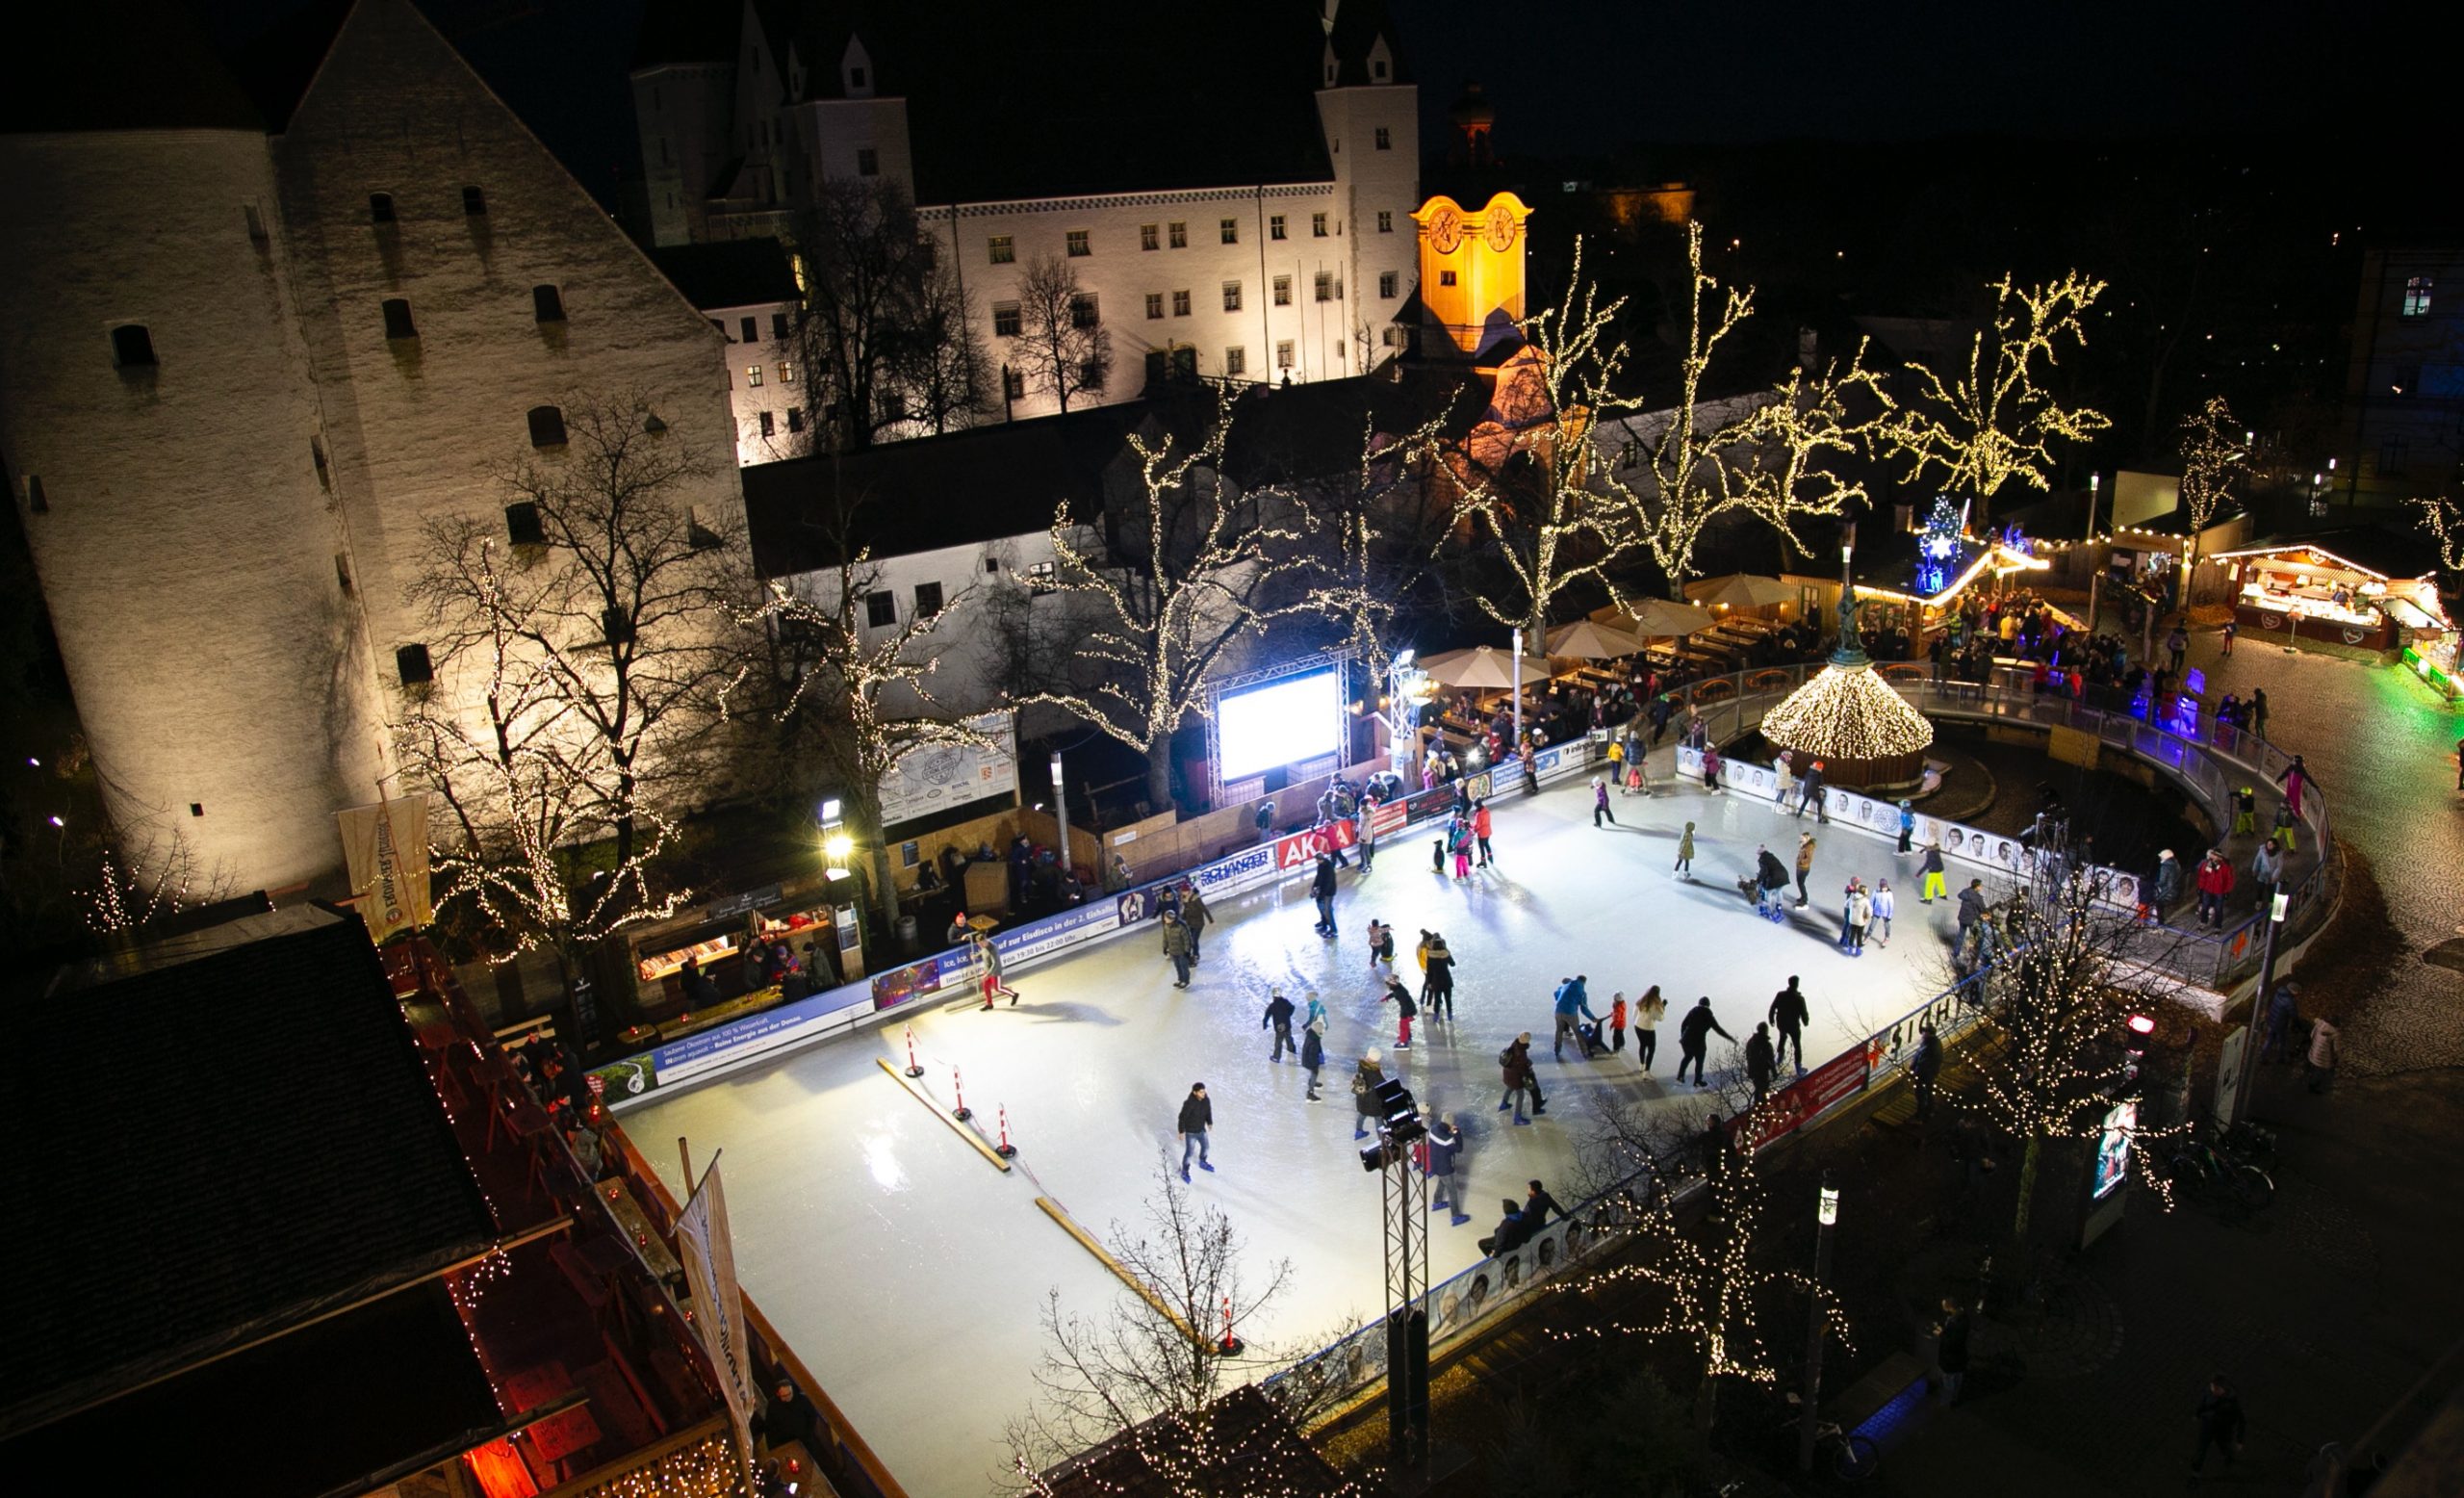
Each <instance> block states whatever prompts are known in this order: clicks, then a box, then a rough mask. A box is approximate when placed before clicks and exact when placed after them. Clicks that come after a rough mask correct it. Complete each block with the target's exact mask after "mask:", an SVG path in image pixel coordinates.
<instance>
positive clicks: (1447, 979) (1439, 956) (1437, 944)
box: [1421, 931, 1454, 1023]
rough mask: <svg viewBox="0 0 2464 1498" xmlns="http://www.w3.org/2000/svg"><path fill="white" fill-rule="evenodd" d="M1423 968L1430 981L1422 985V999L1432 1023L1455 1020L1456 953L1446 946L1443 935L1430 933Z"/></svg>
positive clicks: (1422, 955)
mask: <svg viewBox="0 0 2464 1498" xmlns="http://www.w3.org/2000/svg"><path fill="white" fill-rule="evenodd" d="M1421 966H1422V968H1423V969H1424V970H1425V971H1426V972H1427V973H1428V980H1427V981H1426V982H1425V983H1423V984H1422V985H1421V998H1422V1000H1423V1002H1424V1004H1425V1006H1426V1007H1427V1009H1428V1017H1429V1020H1430V1021H1431V1022H1432V1023H1434V1022H1435V1021H1437V1020H1452V1019H1453V1018H1454V953H1453V951H1452V950H1451V949H1450V948H1449V947H1448V946H1447V944H1446V938H1445V936H1444V935H1443V934H1442V933H1439V932H1435V931H1432V932H1430V933H1429V938H1428V945H1427V946H1426V947H1425V948H1424V949H1423V951H1422V953H1421Z"/></svg>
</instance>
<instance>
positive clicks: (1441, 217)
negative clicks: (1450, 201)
mask: <svg viewBox="0 0 2464 1498" xmlns="http://www.w3.org/2000/svg"><path fill="white" fill-rule="evenodd" d="M1428 243H1429V247H1430V248H1432V249H1435V250H1436V251H1437V252H1438V253H1439V254H1441V255H1450V254H1452V253H1454V246H1455V245H1460V244H1462V243H1463V216H1462V215H1461V214H1458V213H1456V212H1455V211H1454V210H1453V209H1451V208H1441V209H1439V210H1438V211H1437V214H1436V216H1435V217H1433V218H1431V219H1430V220H1429V221H1428Z"/></svg>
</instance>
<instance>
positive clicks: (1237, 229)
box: [1223, 219, 1241, 245]
mask: <svg viewBox="0 0 2464 1498" xmlns="http://www.w3.org/2000/svg"><path fill="white" fill-rule="evenodd" d="M1223 243H1224V244H1226V245H1238V244H1240V243H1241V220H1238V219H1226V220H1223Z"/></svg>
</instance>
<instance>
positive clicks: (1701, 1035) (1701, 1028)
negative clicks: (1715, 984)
mask: <svg viewBox="0 0 2464 1498" xmlns="http://www.w3.org/2000/svg"><path fill="white" fill-rule="evenodd" d="M1714 1035H1717V1036H1718V1037H1719V1038H1720V1039H1722V1040H1724V1041H1732V1040H1735V1039H1736V1037H1735V1036H1733V1035H1731V1034H1730V1033H1729V1032H1728V1031H1727V1030H1725V1029H1722V1028H1721V1027H1720V1021H1719V1019H1718V1018H1717V1017H1716V1016H1714V1015H1713V1014H1712V1013H1711V995H1709V994H1704V995H1703V996H1702V997H1701V998H1699V999H1696V1000H1695V1001H1694V1007H1693V1008H1691V1009H1689V1010H1687V1011H1685V1018H1684V1020H1681V1022H1680V1023H1679V1024H1678V1026H1677V1079H1678V1080H1679V1081H1681V1082H1682V1081H1684V1080H1685V1067H1686V1064H1687V1063H1688V1062H1691V1063H1692V1064H1693V1067H1694V1085H1695V1086H1697V1087H1708V1086H1710V1085H1711V1084H1710V1082H1709V1081H1708V1079H1707V1078H1706V1077H1705V1076H1704V1074H1703V1062H1704V1059H1705V1058H1706V1057H1707V1056H1708V1055H1709V1054H1710V1051H1711V1037H1712V1036H1714Z"/></svg>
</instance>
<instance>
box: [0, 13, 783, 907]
mask: <svg viewBox="0 0 2464 1498" xmlns="http://www.w3.org/2000/svg"><path fill="white" fill-rule="evenodd" d="M141 9H143V10H146V11H148V12H157V11H159V12H161V13H160V14H150V13H149V14H148V15H146V16H144V17H142V18H140V19H130V20H128V21H126V22H125V25H124V26H122V25H120V24H119V23H116V29H120V30H124V31H125V32H126V33H127V34H130V35H138V36H141V37H143V38H144V40H143V42H142V44H140V45H130V46H127V47H125V48H124V49H116V50H114V51H113V52H112V54H111V57H112V59H113V61H112V63H111V66H112V69H113V73H114V76H113V80H112V86H111V87H110V88H108V89H102V88H96V87H91V86H90V85H89V84H64V85H63V86H62V87H60V88H58V89H48V90H47V89H28V90H14V91H15V93H16V95H17V96H16V98H15V99H13V101H12V102H11V103H9V104H8V105H7V106H5V109H6V112H7V113H6V118H5V125H6V130H5V133H0V187H5V190H6V191H7V192H8V193H9V194H10V196H11V200H12V202H13V204H14V205H15V206H14V207H13V209H12V210H11V211H10V213H8V214H7V215H5V216H0V265H5V267H6V273H5V274H0V459H4V460H5V464H6V473H7V479H8V483H9V487H10V491H11V494H12V497H13V501H14V503H15V504H17V505H18V506H19V514H20V519H21V523H22V524H23V526H24V529H25V531H26V534H27V536H28V539H29V543H30V546H31V548H32V551H33V555H34V559H35V564H36V568H37V571H38V574H39V578H40V581H41V585H42V589H43V595H44V599H45V601H46V603H47V604H48V606H49V608H50V613H51V618H52V621H53V624H54V627H55V630H56V633H57V635H58V639H59V644H60V650H61V654H62V657H63V659H64V661H65V663H66V667H67V672H68V677H69V681H70V685H71V687H72V689H73V691H74V693H75V696H76V701H77V707H78V711H79V715H80V717H81V719H82V721H83V723H84V725H85V729H86V733H87V736H88V739H89V743H90V747H91V750H92V753H93V758H94V762H95V765H96V767H97V769H98V771H99V773H100V776H101V780H102V784H103V787H104V788H105V794H106V801H107V805H108V808H109V811H110V814H111V815H112V817H113V819H114V821H115V823H116V825H117V826H118V827H119V828H120V829H121V831H122V834H123V836H124V837H132V836H145V835H148V834H150V835H153V836H157V837H159V836H162V835H166V834H168V833H171V832H174V831H175V832H177V833H178V834H180V835H181V836H182V837H183V838H184V839H185V840H186V842H187V844H188V846H189V848H190V849H191V851H192V854H193V855H194V857H195V859H196V861H197V863H198V865H199V867H200V868H202V869H205V870H209V871H211V872H212V873H214V874H216V875H218V876H219V877H220V878H223V879H227V880H228V881H230V882H231V883H232V884H234V885H235V886H237V887H238V888H242V889H246V888H252V887H255V888H265V889H269V890H286V889H294V888H298V887H301V886H303V885H307V884H309V883H311V882H313V881H317V880H319V879H321V877H323V876H326V875H329V874H330V873H332V872H333V871H334V870H336V869H338V868H339V866H340V865H341V863H342V850H341V847H340V844H339V841H338V839H337V836H336V832H335V827H334V822H333V814H334V812H335V811H336V810H337V809H339V808H341V807H344V806H348V805H353V804H358V803H364V802H368V801H372V800H375V799H376V798H377V797H378V795H379V793H380V791H384V792H391V791H394V790H396V789H398V788H399V786H398V781H397V780H396V779H395V776H394V764H393V755H392V748H391V742H392V725H393V724H395V723H397V722H398V720H399V718H400V716H401V712H402V707H403V703H404V700H405V698H404V693H405V692H406V691H407V690H410V689H413V688H423V689H424V688H425V687H426V684H425V683H424V681H423V680H422V678H423V677H424V676H425V674H426V665H425V662H426V659H427V652H426V649H425V642H424V641H423V640H422V639H421V638H420V627H419V625H418V624H417V623H416V622H415V620H416V615H415V613H414V612H413V610H412V609H411V608H410V607H409V605H408V604H407V603H406V601H405V596H404V595H405V587H406V584H407V583H408V582H409V581H411V579H412V578H413V577H414V576H415V575H416V573H417V571H418V570H419V567H420V563H421V559H422V557H423V555H424V550H423V548H424V529H425V528H426V527H427V526H428V525H429V524H430V523H431V522H434V521H436V520H439V519H440V518H444V517H451V516H473V517H478V518H483V519H486V520H488V521H489V522H490V523H491V524H501V525H505V526H507V527H511V526H512V525H513V524H514V523H515V519H514V517H513V516H511V515H510V514H507V513H505V506H506V504H507V501H506V499H505V497H504V494H503V491H502V489H501V485H500V483H499V481H498V479H499V476H501V474H503V473H504V472H506V471H507V470H508V469H509V468H510V467H512V466H513V465H515V464H517V463H520V462H523V461H537V462H540V463H543V464H550V465H552V464H554V463H556V462H558V461H560V460H561V458H562V454H563V446H562V443H563V437H564V426H563V420H562V413H561V411H560V409H559V403H560V402H562V401H565V400H569V399H571V398H572V396H573V395H574V394H575V393H578V392H602V393H613V392H629V393H633V395H634V398H635V399H638V400H641V401H642V402H643V403H644V405H645V407H646V418H645V419H646V422H647V421H648V420H650V419H652V418H655V420H656V421H657V422H658V423H660V424H663V426H664V427H665V429H666V431H667V432H668V433H669V434H670V436H671V438H672V440H675V441H678V442H680V443H690V444H694V445H696V446H698V447H699V448H701V449H702V450H703V451H705V452H708V453H710V454H713V455H717V454H722V453H726V454H732V452H733V451H734V446H735V445H734V441H733V430H732V417H731V412H730V409H729V392H728V386H727V374H726V366H727V363H728V362H730V361H729V354H730V351H731V346H730V344H729V342H728V341H727V339H725V338H723V337H722V336H721V335H720V334H719V333H718V332H716V331H714V330H713V329H712V327H711V324H710V323H709V322H708V321H707V320H706V317H705V316H704V314H703V313H702V312H701V311H699V310H697V309H696V308H695V307H694V306H693V305H692V304H691V303H690V302H689V301H688V300H687V299H686V298H685V297H682V296H680V295H679V293H678V292H677V290H676V288H675V286H674V285H672V284H671V283H670V282H669V281H668V279H667V278H666V277H665V276H663V275H661V274H660V272H659V271H658V270H657V268H656V267H655V266H654V265H653V264H652V263H651V261H650V259H649V258H648V257H647V256H646V255H645V254H644V253H643V252H642V251H641V250H640V249H638V248H637V247H635V245H633V244H632V243H631V242H630V241H629V240H628V239H627V237H626V236H625V235H624V234H623V233H622V232H621V231H620V230H619V229H618V227H617V225H616V224H615V223H614V222H613V221H612V220H609V218H608V217H607V215H606V214H605V213H604V212H603V210H602V209H601V208H600V207H599V206H598V205H596V204H595V203H594V202H593V201H592V200H591V198H590V196H589V194H587V193H585V192H584V191H583V189H582V188H581V187H580V186H579V185H578V183H577V182H575V181H574V179H573V177H572V176H571V175H570V174H569V173H568V172H567V171H566V170H565V169H564V168H562V167H561V166H559V165H558V164H557V162H556V161H555V160H554V159H553V158H552V156H551V155H550V154H549V152H548V151H547V150H546V149H545V148H544V147H543V146H542V145H541V144H540V143H539V142H538V141H537V140H536V139H535V138H534V137H533V136H532V135H531V134H530V132H529V131H528V130H526V128H525V127H524V126H523V124H522V122H521V121H520V120H519V119H517V118H516V117H515V116H514V115H513V114H512V113H511V112H510V111H509V110H508V109H506V107H505V106H504V105H503V104H502V103H501V101H500V100H499V99H498V98H497V97H496V95H495V94H493V93H492V92H491V91H490V90H489V89H488V88H487V86H486V85H485V84H484V83H482V82H481V81H480V79H479V78H478V77H477V76H476V75H475V73H473V72H472V70H471V69H470V68H469V67H468V66H467V65H465V64H464V62H463V61H462V59H461V58H460V57H458V56H457V55H456V54H455V53H454V51H453V49H452V48H451V47H450V46H449V44H448V43H447V42H446V41H445V39H443V38H442V37H440V36H439V35H438V34H437V33H436V31H435V30H434V29H432V28H431V27H430V25H429V24H428V23H427V21H426V20H424V18H423V17H422V16H421V15H420V14H419V13H418V12H417V11H416V10H415V9H414V8H413V6H412V4H411V3H410V0H358V3H357V4H355V5H354V6H352V7H351V8H350V9H349V11H348V12H347V14H346V15H344V16H343V17H342V19H341V21H340V24H339V30H338V31H336V32H334V33H333V34H332V35H331V39H330V41H329V43H328V44H326V45H324V46H323V47H321V49H316V50H314V51H313V52H311V53H309V54H307V55H306V56H307V61H310V62H313V63H314V65H315V66H314V70H313V73H305V72H299V71H297V70H295V76H292V77H289V78H287V79H284V80H280V81H273V82H267V83H265V84H264V85H263V86H262V87H260V88H257V89H254V90H248V89H243V88H242V87H241V86H240V84H239V83H238V82H237V75H236V74H235V73H234V72H233V71H231V70H230V69H228V68H226V67H225V66H224V65H222V63H221V62H220V61H219V60H218V58H217V57H216V55H215V53H214V51H213V49H212V47H211V46H210V45H209V44H208V43H207V42H206V40H205V39H203V38H202V37H200V36H198V35H197V34H196V33H195V31H194V29H193V27H192V24H191V23H190V22H189V21H188V20H187V18H186V16H185V13H184V12H182V11H181V9H180V8H178V7H176V6H157V5H150V4H149V5H145V6H142V7H141ZM84 31H85V32H86V33H88V34H89V35H88V36H87V37H86V38H85V39H84V40H83V41H82V42H80V41H74V40H72V42H71V43H70V44H71V45H72V46H84V47H86V48H88V49H91V48H93V46H94V45H95V43H94V42H93V40H92V37H91V35H90V34H91V33H92V31H93V28H92V27H91V26H90V25H89V26H87V27H85V28H84ZM61 35H62V36H64V37H70V38H74V36H75V35H76V28H67V27H64V28H61ZM42 50H43V49H42V48H41V47H36V48H34V49H32V52H31V55H29V54H27V53H21V54H20V56H19V58H18V62H19V65H20V70H21V75H22V76H24V77H29V78H32V77H41V76H45V75H46V73H47V72H48V73H50V74H51V75H55V76H77V75H78V74H79V73H81V72H82V73H83V74H85V75H87V76H89V77H90V73H91V68H90V67H89V66H86V65H85V63H90V62H92V61H94V59H91V58H89V59H85V60H84V61H83V62H81V61H80V60H79V59H78V58H77V57H76V56H74V55H67V56H62V57H58V58H52V57H46V56H43V55H41V54H42ZM97 55H98V56H99V54H97ZM691 499H692V501H693V503H695V504H697V505H699V504H708V505H710V506H712V507H713V512H714V513H720V514H725V513H729V512H730V509H731V507H732V508H733V509H735V510H740V506H741V499H740V497H739V495H738V491H737V486H736V484H735V480H734V470H733V466H732V464H729V463H726V462H718V463H715V464H714V465H713V473H712V475H711V477H710V478H709V480H708V481H707V483H706V493H705V492H701V491H700V490H697V492H696V493H695V494H694V495H693V496H691ZM440 685H442V684H440Z"/></svg>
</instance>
